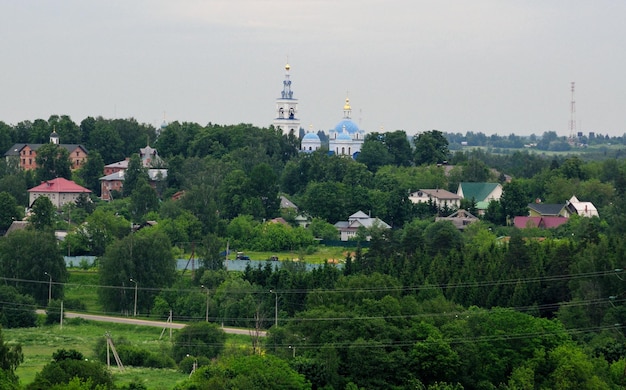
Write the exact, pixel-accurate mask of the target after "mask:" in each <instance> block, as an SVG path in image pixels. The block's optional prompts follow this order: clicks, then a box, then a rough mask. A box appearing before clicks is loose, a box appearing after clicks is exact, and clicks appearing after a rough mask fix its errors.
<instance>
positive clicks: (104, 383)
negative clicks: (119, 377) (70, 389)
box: [26, 349, 115, 390]
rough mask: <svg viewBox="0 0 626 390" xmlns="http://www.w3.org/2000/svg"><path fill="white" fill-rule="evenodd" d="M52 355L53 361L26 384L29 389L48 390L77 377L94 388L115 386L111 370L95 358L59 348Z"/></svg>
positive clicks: (98, 389) (112, 387) (97, 389)
mask: <svg viewBox="0 0 626 390" xmlns="http://www.w3.org/2000/svg"><path fill="white" fill-rule="evenodd" d="M52 356H53V361H52V362H50V363H48V364H46V365H45V366H44V367H43V369H42V370H41V371H40V372H39V373H38V374H37V375H35V380H34V381H33V382H32V383H30V384H29V385H28V386H26V389H27V390H48V389H52V388H56V387H53V386H57V385H61V384H69V383H70V382H71V381H73V380H74V381H75V378H78V379H79V380H80V381H81V382H90V383H91V389H94V390H100V389H102V390H105V389H114V388H115V386H114V385H113V377H112V376H111V373H110V372H109V370H107V368H106V367H105V366H104V365H102V364H101V363H99V362H97V361H95V360H86V359H84V356H83V354H82V353H80V352H78V351H75V350H69V351H66V350H64V349H59V350H57V352H55V353H54V354H53V355H52ZM64 388H65V387H64Z"/></svg>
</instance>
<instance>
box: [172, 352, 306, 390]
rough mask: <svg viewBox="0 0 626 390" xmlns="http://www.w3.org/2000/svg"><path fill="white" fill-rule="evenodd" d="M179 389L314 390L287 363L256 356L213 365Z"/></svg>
mask: <svg viewBox="0 0 626 390" xmlns="http://www.w3.org/2000/svg"><path fill="white" fill-rule="evenodd" d="M176 389H177V390H192V389H267V390H279V389H280V390H311V383H310V382H309V381H307V380H306V378H305V377H304V375H302V374H299V373H298V372H296V371H295V370H294V369H293V368H291V367H290V365H289V363H287V362H286V361H285V360H282V359H279V358H277V357H275V356H272V355H264V356H259V355H252V356H238V357H231V358H227V359H223V360H218V361H214V362H211V364H210V365H209V366H205V367H201V368H200V369H198V370H197V371H196V373H195V374H194V375H192V376H191V378H189V379H188V380H186V381H185V382H183V383H182V384H181V385H179V386H177V387H176Z"/></svg>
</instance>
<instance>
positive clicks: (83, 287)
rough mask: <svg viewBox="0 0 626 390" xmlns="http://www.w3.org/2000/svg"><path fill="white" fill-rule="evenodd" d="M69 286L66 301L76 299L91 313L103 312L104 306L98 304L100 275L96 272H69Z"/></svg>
mask: <svg viewBox="0 0 626 390" xmlns="http://www.w3.org/2000/svg"><path fill="white" fill-rule="evenodd" d="M69 275H70V277H69V280H68V284H66V285H65V299H76V300H79V301H80V302H81V303H82V304H84V305H85V307H86V309H87V311H89V312H91V313H95V312H101V311H102V305H101V304H100V302H98V288H97V287H96V286H97V285H98V284H99V280H98V273H97V271H95V270H89V271H84V270H79V269H70V270H69Z"/></svg>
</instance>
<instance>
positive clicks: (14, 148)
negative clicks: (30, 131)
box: [4, 143, 87, 157]
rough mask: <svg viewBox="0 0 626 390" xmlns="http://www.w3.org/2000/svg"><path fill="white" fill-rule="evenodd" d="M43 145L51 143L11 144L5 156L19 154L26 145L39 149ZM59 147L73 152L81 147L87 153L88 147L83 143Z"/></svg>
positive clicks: (60, 145)
mask: <svg viewBox="0 0 626 390" xmlns="http://www.w3.org/2000/svg"><path fill="white" fill-rule="evenodd" d="M43 145H49V144H47V143H46V144H15V145H13V146H11V148H10V149H9V150H8V151H7V152H6V153H4V155H5V156H7V157H8V156H19V154H20V151H21V150H22V149H24V148H25V147H26V146H28V147H30V148H31V149H32V150H37V149H39V148H40V147H42V146H43ZM58 146H59V147H62V148H63V149H66V150H67V151H68V152H73V151H74V150H76V149H78V148H80V149H82V150H83V151H84V152H85V153H87V149H86V148H85V147H84V146H83V145H81V144H59V145H58Z"/></svg>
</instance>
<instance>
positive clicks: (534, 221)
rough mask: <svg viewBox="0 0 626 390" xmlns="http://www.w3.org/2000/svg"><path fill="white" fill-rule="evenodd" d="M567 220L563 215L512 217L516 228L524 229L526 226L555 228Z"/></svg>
mask: <svg viewBox="0 0 626 390" xmlns="http://www.w3.org/2000/svg"><path fill="white" fill-rule="evenodd" d="M567 221H569V219H568V218H565V217H551V216H546V217H515V218H514V219H513V225H514V226H515V227H516V228H518V229H526V228H533V227H536V228H546V229H550V228H555V227H558V226H561V225H563V224H564V223H567Z"/></svg>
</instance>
